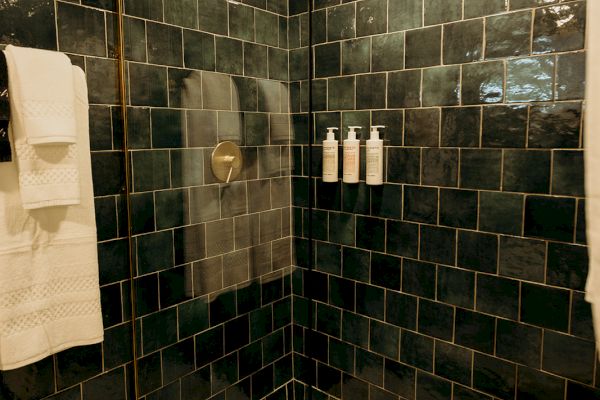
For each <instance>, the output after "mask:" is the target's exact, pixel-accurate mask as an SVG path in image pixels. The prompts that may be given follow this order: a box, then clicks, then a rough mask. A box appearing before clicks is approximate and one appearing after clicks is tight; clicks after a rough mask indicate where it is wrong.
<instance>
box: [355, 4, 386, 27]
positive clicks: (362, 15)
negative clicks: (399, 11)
mask: <svg viewBox="0 0 600 400" xmlns="http://www.w3.org/2000/svg"><path fill="white" fill-rule="evenodd" d="M387 13H388V10H387V1H386V0H362V1H359V2H358V3H357V4H356V36H368V35H376V34H378V33H385V32H386V30H387Z"/></svg>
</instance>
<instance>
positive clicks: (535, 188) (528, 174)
mask: <svg viewBox="0 0 600 400" xmlns="http://www.w3.org/2000/svg"><path fill="white" fill-rule="evenodd" d="M550 158H551V157H550V152H548V151H528V150H506V151H505V152H504V179H503V182H502V188H503V190H505V191H509V192H526V193H548V191H549V189H550Z"/></svg>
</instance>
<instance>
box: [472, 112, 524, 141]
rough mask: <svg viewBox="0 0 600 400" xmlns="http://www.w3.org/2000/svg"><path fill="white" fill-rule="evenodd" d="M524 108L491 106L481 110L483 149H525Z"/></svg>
mask: <svg viewBox="0 0 600 400" xmlns="http://www.w3.org/2000/svg"><path fill="white" fill-rule="evenodd" d="M527 113H528V109H527V107H526V106H492V107H484V108H483V126H482V129H483V131H482V146H483V147H504V148H507V147H508V148H512V147H517V148H518V147H525V143H526V134H527V118H528V116H527Z"/></svg>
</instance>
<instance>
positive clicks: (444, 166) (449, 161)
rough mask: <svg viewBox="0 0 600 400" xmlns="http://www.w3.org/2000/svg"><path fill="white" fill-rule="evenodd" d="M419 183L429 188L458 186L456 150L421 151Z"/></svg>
mask: <svg viewBox="0 0 600 400" xmlns="http://www.w3.org/2000/svg"><path fill="white" fill-rule="evenodd" d="M422 164H423V167H422V172H421V178H422V179H421V182H422V184H424V185H431V186H450V187H452V186H457V185H458V150H456V149H423V150H422Z"/></svg>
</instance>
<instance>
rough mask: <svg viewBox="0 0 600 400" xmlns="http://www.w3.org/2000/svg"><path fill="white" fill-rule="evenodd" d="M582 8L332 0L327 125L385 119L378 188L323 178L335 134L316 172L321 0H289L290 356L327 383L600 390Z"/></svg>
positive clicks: (419, 390)
mask: <svg viewBox="0 0 600 400" xmlns="http://www.w3.org/2000/svg"><path fill="white" fill-rule="evenodd" d="M292 4H293V5H292ZM585 5H586V4H585V1H560V2H559V1H558V0H543V1H541V0H540V1H537V0H510V1H505V0H464V1H463V0H361V1H342V2H340V1H338V0H323V1H321V0H316V1H315V2H314V6H315V10H314V13H313V15H312V19H313V22H314V23H313V31H312V35H313V41H314V43H315V44H316V46H315V48H314V77H315V80H314V83H313V98H312V104H313V107H314V110H315V111H316V113H315V116H314V117H315V130H314V139H315V141H316V143H317V144H320V142H321V141H322V140H323V139H324V136H325V128H326V127H328V126H336V127H339V128H343V131H344V132H346V131H347V126H348V125H361V126H363V127H364V128H363V130H362V132H363V134H362V139H365V138H367V132H368V127H369V125H370V124H381V125H386V126H387V128H386V129H385V134H384V136H385V140H386V145H387V151H386V168H385V169H386V176H385V184H384V185H383V186H380V187H368V186H366V185H365V184H364V183H361V184H358V185H346V184H342V183H338V184H325V183H322V181H321V180H320V179H319V178H318V175H319V174H320V171H321V166H320V162H321V152H320V147H319V146H317V147H315V149H314V154H313V166H312V167H313V171H314V173H315V175H316V176H317V178H316V179H312V178H309V177H308V169H309V165H308V146H307V143H308V135H309V129H308V123H307V121H308V118H307V114H306V111H307V110H308V108H307V106H308V104H307V103H308V99H307V97H306V94H307V90H306V89H307V85H306V78H307V76H308V75H307V68H306V67H305V65H306V64H304V63H303V62H301V60H306V59H307V58H308V53H307V50H306V47H304V48H303V47H302V46H307V45H308V42H309V41H308V31H307V29H306V26H307V25H306V21H307V14H306V11H307V7H306V6H305V4H303V3H302V2H293V3H290V21H289V23H290V25H289V29H290V48H291V50H290V79H291V81H292V83H291V93H292V94H293V95H292V102H291V110H292V112H293V113H294V114H293V115H292V121H293V126H294V135H295V136H294V138H293V140H294V145H293V151H292V153H293V159H294V169H293V178H292V181H293V202H294V203H293V204H294V208H293V215H294V221H295V225H294V226H295V228H294V232H295V235H296V236H297V239H296V264H297V265H298V266H299V268H298V269H297V270H296V271H295V273H294V279H293V291H294V295H295V296H294V306H293V310H294V351H296V352H297V353H295V355H294V357H295V358H294V367H295V377H296V379H299V380H301V381H303V382H304V383H308V384H314V385H315V386H316V389H317V390H316V392H315V397H314V398H317V399H320V398H323V399H325V398H343V399H366V398H370V399H378V400H380V399H398V398H399V397H401V398H408V399H413V398H417V399H436V400H438V399H455V400H458V399H460V400H464V399H490V400H491V399H498V398H499V399H507V400H509V399H515V398H518V399H544V400H551V399H557V400H559V399H561V400H562V399H573V400H574V399H598V398H600V390H598V389H596V388H595V387H596V386H597V385H600V380H599V378H598V376H597V371H598V368H597V367H596V361H595V360H596V358H595V346H594V342H593V331H592V326H591V316H590V308H589V305H588V304H587V303H586V302H585V301H584V293H583V290H584V283H585V277H586V274H587V270H586V269H587V252H586V247H585V244H586V238H585V222H584V221H585V219H584V198H583V197H584V190H583V159H582V157H583V153H582V150H581V149H582V129H581V126H582V99H583V98H584V78H585V68H584V67H585V53H584V46H585V37H584V32H585ZM344 137H345V133H344ZM363 150H364V149H363ZM363 156H364V151H363ZM362 167H363V168H362V171H363V172H362V177H363V179H364V158H363V164H362ZM309 191H313V193H314V203H313V204H309V196H308V194H309ZM309 206H314V207H315V209H314V211H313V213H312V215H313V218H314V220H313V224H312V226H313V229H312V234H313V235H314V238H315V239H316V240H315V244H314V250H315V251H314V254H313V256H314V262H313V265H314V270H309V269H308V268H309V267H310V266H311V263H309V259H308V257H309V256H308V247H309V246H308V235H309V232H308V222H309V221H308V218H309V212H308V207H309ZM311 318H312V319H311Z"/></svg>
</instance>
